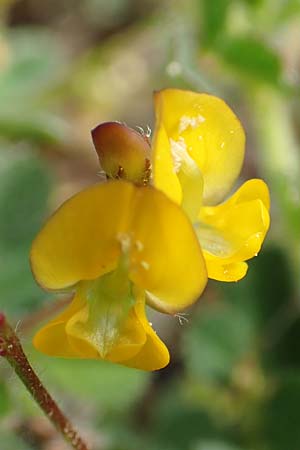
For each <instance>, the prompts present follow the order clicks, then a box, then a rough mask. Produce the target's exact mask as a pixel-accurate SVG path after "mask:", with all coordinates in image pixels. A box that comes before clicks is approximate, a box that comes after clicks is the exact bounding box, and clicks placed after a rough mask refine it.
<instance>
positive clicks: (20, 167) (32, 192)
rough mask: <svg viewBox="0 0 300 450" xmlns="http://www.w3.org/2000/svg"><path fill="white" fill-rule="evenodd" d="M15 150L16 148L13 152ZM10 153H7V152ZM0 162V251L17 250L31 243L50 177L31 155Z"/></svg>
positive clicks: (7, 156) (40, 217) (44, 208)
mask: <svg viewBox="0 0 300 450" xmlns="http://www.w3.org/2000/svg"><path fill="white" fill-rule="evenodd" d="M16 151H17V149H16ZM10 153H11V152H10ZM10 156H13V155H12V154H11V155H9V152H5V153H4V152H3V154H2V158H1V160H2V163H3V164H2V166H1V160H0V217H1V222H0V248H6V249H10V250H11V249H19V248H20V246H22V247H23V246H26V244H27V243H29V242H31V240H32V239H33V237H34V236H35V234H36V232H37V231H38V229H39V227H40V225H41V223H42V220H43V218H44V217H45V215H46V208H47V198H48V194H49V191H50V185H51V183H50V174H49V171H48V170H47V169H46V167H45V166H44V165H43V164H41V162H40V161H39V160H38V159H37V158H36V157H34V156H33V155H32V156H29V157H26V156H25V158H15V159H14V158H11V161H7V162H5V159H6V158H7V159H9V157H10Z"/></svg>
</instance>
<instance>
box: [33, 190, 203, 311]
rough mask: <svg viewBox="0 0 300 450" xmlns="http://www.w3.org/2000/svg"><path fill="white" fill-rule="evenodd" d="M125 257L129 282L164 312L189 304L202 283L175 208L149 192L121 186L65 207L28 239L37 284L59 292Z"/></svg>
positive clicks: (191, 237) (198, 257)
mask: <svg viewBox="0 0 300 450" xmlns="http://www.w3.org/2000/svg"><path fill="white" fill-rule="evenodd" d="M124 251H125V252H126V251H127V252H129V256H130V257H129V259H130V268H129V277H130V279H131V281H133V282H134V283H135V284H137V285H138V286H139V287H141V288H143V289H144V290H148V291H150V292H151V293H153V294H154V295H155V296H157V297H159V298H160V299H161V300H162V302H163V303H164V311H165V312H175V311H178V310H181V309H183V308H185V307H186V306H188V305H190V304H192V303H193V302H195V301H196V300H197V298H198V297H199V295H200V294H201V293H202V291H203V289H204V287H205V285H206V282H207V274H206V268H205V262H204V259H203V256H202V252H201V248H200V246H199V243H198V240H197V237H196V234H195V232H194V230H193V228H192V225H191V224H190V222H189V220H188V218H187V217H186V215H185V214H184V212H183V211H182V210H181V208H180V207H179V206H177V205H176V204H175V203H173V202H172V201H171V200H169V199H168V198H167V197H166V196H165V195H164V194H163V193H161V192H159V191H158V190H156V189H154V188H152V187H136V186H134V185H133V184H131V183H128V182H125V181H111V182H108V183H105V184H102V185H96V186H93V187H91V188H88V189H86V190H85V191H82V192H80V193H79V194H77V195H75V196H74V197H73V198H71V199H70V200H68V201H67V202H66V203H64V204H63V205H62V206H61V208H59V209H58V211H57V212H56V213H55V214H54V215H53V216H52V217H51V218H50V219H49V221H48V222H47V223H46V225H45V226H44V228H43V229H42V230H41V232H40V234H39V235H38V236H37V238H36V239H35V241H34V243H33V246H32V250H31V266H32V270H33V273H34V275H35V277H36V279H37V281H38V282H39V283H40V284H41V285H42V286H44V287H46V288H48V289H63V288H68V287H70V286H75V285H76V283H78V282H79V281H82V280H93V279H97V278H98V277H100V276H101V275H103V274H104V273H107V272H109V271H111V270H113V269H115V268H116V266H117V263H118V260H119V258H120V255H121V253H122V252H124ZM175 280H176V282H175Z"/></svg>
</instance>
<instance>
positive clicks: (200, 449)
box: [193, 441, 242, 450]
mask: <svg viewBox="0 0 300 450" xmlns="http://www.w3.org/2000/svg"><path fill="white" fill-rule="evenodd" d="M193 450H242V449H241V448H240V447H236V446H235V445H233V444H227V443H225V442H222V441H201V442H200V443H198V444H197V445H196V446H195V447H193Z"/></svg>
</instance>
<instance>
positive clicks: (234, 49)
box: [216, 36, 282, 85]
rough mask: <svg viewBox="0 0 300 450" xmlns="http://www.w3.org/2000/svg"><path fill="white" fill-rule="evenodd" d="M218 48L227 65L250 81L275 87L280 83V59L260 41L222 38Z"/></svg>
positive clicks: (242, 38) (245, 38)
mask: <svg viewBox="0 0 300 450" xmlns="http://www.w3.org/2000/svg"><path fill="white" fill-rule="evenodd" d="M216 48H217V50H218V52H219V54H220V55H221V56H222V58H223V59H224V61H225V62H226V63H228V64H229V65H230V66H231V67H232V68H233V69H235V70H236V71H237V72H239V73H240V74H242V75H244V76H246V77H247V78H248V79H251V80H255V81H260V82H264V83H270V84H275V85H278V84H279V83H280V81H281V73H282V65H281V61H280V58H279V56H278V54H277V53H276V52H275V51H273V50H272V49H271V48H270V47H268V46H267V45H266V44H264V43H263V42H261V41H259V40H258V39H255V38H253V37H251V36H239V37H232V38H231V37H225V36H222V38H221V39H220V40H219V41H218V43H217V47H216Z"/></svg>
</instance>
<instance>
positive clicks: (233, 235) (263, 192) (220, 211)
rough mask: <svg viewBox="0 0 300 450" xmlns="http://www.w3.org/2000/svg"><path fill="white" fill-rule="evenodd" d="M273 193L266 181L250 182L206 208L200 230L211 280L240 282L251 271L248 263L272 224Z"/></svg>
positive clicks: (200, 216) (198, 227) (200, 220)
mask: <svg viewBox="0 0 300 450" xmlns="http://www.w3.org/2000/svg"><path fill="white" fill-rule="evenodd" d="M269 205H270V200H269V192H268V188H267V186H266V184H265V183H264V182H263V181H262V180H256V179H253V180H249V181H247V182H246V183H244V184H243V185H242V186H241V188H240V189H239V190H238V191H237V192H236V193H235V194H234V195H233V196H232V197H231V198H229V199H228V200H227V201H226V202H224V203H223V204H221V205H219V206H215V207H213V206H211V207H203V208H202V209H201V211H200V215H199V222H198V224H197V225H196V227H195V228H196V231H197V234H198V237H199V240H200V243H201V246H202V249H203V253H204V257H205V260H206V265H207V270H208V277H209V278H213V279H216V280H220V281H237V280H239V279H240V278H242V277H243V276H244V275H245V274H246V272H247V264H246V263H245V262H244V261H247V260H248V259H250V258H252V257H253V256H256V255H257V253H258V252H259V250H260V248H261V245H262V243H263V240H264V238H265V235H266V233H267V231H268V228H269V224H270V217H269V212H268V209H269Z"/></svg>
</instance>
